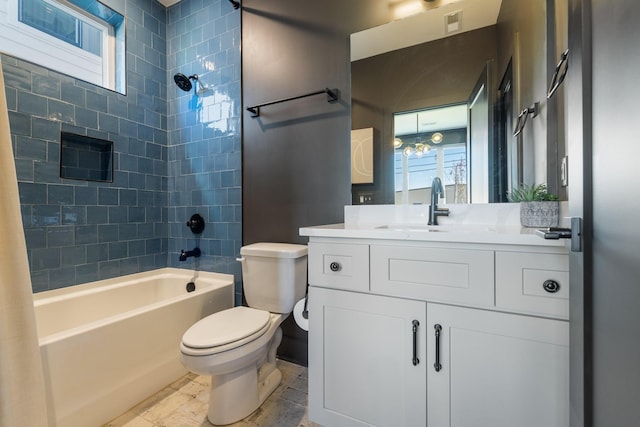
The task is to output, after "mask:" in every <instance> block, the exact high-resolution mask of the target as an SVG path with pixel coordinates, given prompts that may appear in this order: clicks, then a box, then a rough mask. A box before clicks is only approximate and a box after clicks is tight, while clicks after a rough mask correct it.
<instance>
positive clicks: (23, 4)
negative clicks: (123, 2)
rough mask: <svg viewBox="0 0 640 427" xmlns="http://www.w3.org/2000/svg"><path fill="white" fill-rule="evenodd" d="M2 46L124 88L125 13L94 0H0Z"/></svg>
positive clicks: (21, 55)
mask: <svg viewBox="0 0 640 427" xmlns="http://www.w3.org/2000/svg"><path fill="white" fill-rule="evenodd" d="M0 12H3V13H0V23H1V25H2V32H0V52H4V53H6V54H8V55H11V56H14V57H16V58H20V59H22V60H25V61H29V62H32V63H34V64H38V65H40V66H43V67H46V68H49V69H51V70H54V71H57V72H59V73H62V74H66V75H68V76H71V77H73V78H76V79H79V80H83V81H86V82H88V83H92V84H94V85H96V86H100V87H103V88H106V89H109V90H113V91H116V92H119V93H122V94H124V93H125V92H126V64H125V61H126V52H125V19H124V16H123V15H122V14H120V13H118V12H116V11H115V10H113V9H111V8H110V7H108V6H106V5H104V4H102V3H100V2H99V1H97V0H3V1H0Z"/></svg>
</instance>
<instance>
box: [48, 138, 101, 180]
mask: <svg viewBox="0 0 640 427" xmlns="http://www.w3.org/2000/svg"><path fill="white" fill-rule="evenodd" d="M60 177H61V178H69V179H82V180H85V181H103V182H113V142H112V141H107V140H104V139H98V138H92V137H89V136H84V135H76V134H73V133H69V132H61V133H60Z"/></svg>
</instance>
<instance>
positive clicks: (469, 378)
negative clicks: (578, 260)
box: [308, 233, 569, 427]
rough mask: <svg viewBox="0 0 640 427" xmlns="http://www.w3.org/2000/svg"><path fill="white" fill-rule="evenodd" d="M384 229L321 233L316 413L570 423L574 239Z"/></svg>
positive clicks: (328, 421)
mask: <svg viewBox="0 0 640 427" xmlns="http://www.w3.org/2000/svg"><path fill="white" fill-rule="evenodd" d="M431 234H436V233H431ZM338 235H339V233H336V236H338ZM381 235H382V234H378V235H377V236H378V237H377V238H372V239H365V238H338V237H336V236H328V237H318V236H314V235H313V234H310V242H309V285H310V288H309V301H308V304H309V305H308V308H309V321H310V324H309V418H310V419H311V420H312V421H314V422H316V423H319V424H321V425H323V426H325V427H341V426H378V427H386V426H389V427H397V426H416V427H423V426H428V427H449V426H454V427H478V426H492V427H507V426H508V427H512V426H518V427H521V426H523V427H527V426H531V427H533V426H536V427H538V426H545V427H556V426H557V427H560V426H566V425H568V417H569V402H568V399H569V390H568V386H569V378H568V375H569V325H568V321H567V319H568V290H569V286H568V285H569V283H568V256H567V252H566V250H565V249H564V247H562V246H559V245H557V244H556V245H553V244H552V243H546V242H542V243H540V244H538V243H537V240H531V239H530V240H527V242H531V243H529V244H528V245H527V244H522V245H518V244H512V243H510V244H495V243H491V242H489V243H483V242H481V241H480V239H477V240H476V241H475V242H470V243H465V242H463V241H459V242H443V241H437V240H432V241H421V240H417V239H414V240H408V241H403V240H399V239H384V238H380V237H379V236H381ZM529 237H531V236H529ZM550 283H551V284H552V285H550ZM414 324H415V325H416V326H415V328H414V326H413V325H414ZM436 325H437V328H438V336H437V337H436ZM414 331H415V333H414ZM414 359H415V360H414ZM436 365H439V368H438V369H436V367H435V366H436Z"/></svg>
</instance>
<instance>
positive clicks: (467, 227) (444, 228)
mask: <svg viewBox="0 0 640 427" xmlns="http://www.w3.org/2000/svg"><path fill="white" fill-rule="evenodd" d="M375 229H376V230H391V231H421V232H429V233H432V232H457V233H478V232H490V231H495V229H494V228H493V227H490V226H487V225H480V224H478V225H476V224H447V225H427V224H385V225H380V226H377V227H375Z"/></svg>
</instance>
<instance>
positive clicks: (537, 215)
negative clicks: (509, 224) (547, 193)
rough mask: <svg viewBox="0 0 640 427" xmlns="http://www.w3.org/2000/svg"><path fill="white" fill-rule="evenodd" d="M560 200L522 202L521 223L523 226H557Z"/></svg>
mask: <svg viewBox="0 0 640 427" xmlns="http://www.w3.org/2000/svg"><path fill="white" fill-rule="evenodd" d="M559 213H560V202H558V201H549V202H520V224H521V225H522V226H523V227H536V228H542V227H557V226H558V217H559Z"/></svg>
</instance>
